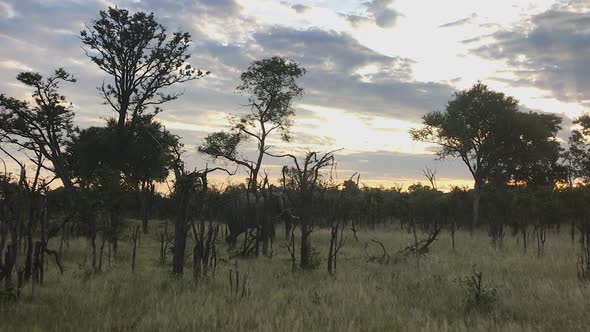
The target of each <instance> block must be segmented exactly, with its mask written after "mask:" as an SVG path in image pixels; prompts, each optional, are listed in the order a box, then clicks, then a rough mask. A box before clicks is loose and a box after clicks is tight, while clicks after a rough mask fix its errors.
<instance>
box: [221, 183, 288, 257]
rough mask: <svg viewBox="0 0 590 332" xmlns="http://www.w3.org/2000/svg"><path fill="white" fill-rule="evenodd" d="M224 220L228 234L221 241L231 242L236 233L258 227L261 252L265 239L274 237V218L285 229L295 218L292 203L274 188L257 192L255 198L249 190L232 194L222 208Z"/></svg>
mask: <svg viewBox="0 0 590 332" xmlns="http://www.w3.org/2000/svg"><path fill="white" fill-rule="evenodd" d="M224 210H225V211H224V215H225V218H224V219H225V222H226V224H227V227H228V231H229V234H228V235H227V237H226V238H225V241H226V242H227V243H229V244H230V245H232V246H233V245H235V243H236V240H237V238H238V236H239V235H240V234H242V233H245V232H247V231H248V230H250V229H258V230H259V231H260V233H259V236H260V238H259V240H262V241H263V252H266V247H267V245H268V241H269V240H271V241H272V240H273V239H274V233H275V232H274V221H275V220H276V219H277V218H278V219H281V220H283V221H285V224H286V226H287V229H289V228H290V227H291V225H292V224H293V222H295V220H296V219H297V217H295V216H294V215H293V214H292V211H293V209H292V205H291V203H290V201H289V198H288V196H287V193H286V192H285V191H283V190H280V189H278V188H275V187H271V188H270V189H268V190H264V191H263V192H261V193H259V195H258V199H256V194H254V193H252V192H243V191H242V192H239V193H237V194H235V195H234V196H233V197H232V198H231V199H230V201H229V202H228V203H227V204H226V205H225V207H224Z"/></svg>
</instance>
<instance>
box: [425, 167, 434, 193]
mask: <svg viewBox="0 0 590 332" xmlns="http://www.w3.org/2000/svg"><path fill="white" fill-rule="evenodd" d="M422 173H423V174H424V176H425V177H426V179H428V182H430V186H431V187H432V189H434V190H438V189H437V186H436V168H435V169H432V168H430V167H426V168H425V169H423V170H422Z"/></svg>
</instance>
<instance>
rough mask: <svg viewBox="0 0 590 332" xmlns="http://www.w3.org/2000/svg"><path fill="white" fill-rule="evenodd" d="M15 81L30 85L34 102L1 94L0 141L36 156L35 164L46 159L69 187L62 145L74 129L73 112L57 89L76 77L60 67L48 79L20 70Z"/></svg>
mask: <svg viewBox="0 0 590 332" xmlns="http://www.w3.org/2000/svg"><path fill="white" fill-rule="evenodd" d="M17 80H19V81H20V82H21V83H23V84H25V85H26V86H28V87H30V88H32V90H33V93H32V97H33V99H34V101H35V102H34V104H33V105H29V103H28V102H26V101H21V100H17V99H14V98H11V97H6V96H5V95H2V94H0V143H4V144H11V145H14V146H16V147H17V148H19V149H24V150H26V151H28V152H31V153H32V154H34V155H35V156H36V157H37V158H32V160H33V162H36V163H37V164H43V159H46V160H49V161H50V162H51V163H52V166H53V167H52V168H51V167H49V170H50V171H52V172H53V173H55V175H56V176H57V177H59V178H61V180H62V182H63V184H64V185H65V186H66V187H71V182H70V174H69V167H68V165H67V164H66V161H65V156H64V152H63V148H64V145H66V144H68V143H69V142H70V140H71V137H72V135H74V133H75V132H76V129H75V128H74V125H73V118H74V112H73V111H72V108H71V104H70V103H68V102H67V100H66V97H65V96H64V95H62V94H60V93H59V88H60V83H62V82H72V83H73V82H76V79H75V78H74V77H73V76H72V75H71V74H69V73H67V72H66V71H65V70H64V69H62V68H59V69H57V70H55V72H54V73H53V75H51V76H49V77H47V78H44V77H43V76H42V75H41V74H39V73H35V72H23V73H20V74H18V76H17ZM0 149H2V151H3V152H4V153H7V154H9V155H10V153H9V152H8V151H6V150H5V149H3V148H1V147H0ZM12 157H13V159H15V160H16V158H15V157H14V156H12ZM44 167H47V166H45V165H44Z"/></svg>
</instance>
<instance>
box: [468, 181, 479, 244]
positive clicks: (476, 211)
mask: <svg viewBox="0 0 590 332" xmlns="http://www.w3.org/2000/svg"><path fill="white" fill-rule="evenodd" d="M480 199H481V184H480V183H479V181H478V180H476V181H475V185H474V186H473V219H472V220H471V227H470V230H469V231H470V233H472V234H473V229H474V227H476V226H477V225H478V224H479V201H480Z"/></svg>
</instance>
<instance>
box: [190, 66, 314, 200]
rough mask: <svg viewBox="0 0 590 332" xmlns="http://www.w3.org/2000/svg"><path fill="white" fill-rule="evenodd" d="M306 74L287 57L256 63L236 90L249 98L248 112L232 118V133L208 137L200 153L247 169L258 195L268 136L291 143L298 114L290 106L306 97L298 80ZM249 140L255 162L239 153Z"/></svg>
mask: <svg viewBox="0 0 590 332" xmlns="http://www.w3.org/2000/svg"><path fill="white" fill-rule="evenodd" d="M304 74H305V69H304V68H302V67H300V66H299V65H298V64H297V63H295V62H293V61H291V60H289V59H288V58H285V57H279V56H274V57H272V58H269V59H263V60H257V61H254V62H253V63H252V64H251V65H250V67H248V69H247V70H246V71H245V72H243V73H242V75H241V76H240V79H241V81H242V83H241V84H240V85H239V86H238V87H237V91H238V92H239V93H241V94H245V95H247V96H248V106H249V108H250V110H249V112H248V113H246V114H245V115H243V116H242V117H240V118H239V119H235V118H232V119H231V122H232V123H231V128H230V132H223V131H222V132H216V133H213V134H211V135H209V136H207V137H206V138H205V143H204V144H203V145H201V146H199V151H200V152H201V153H204V154H207V155H209V156H211V157H213V158H214V159H217V158H222V159H225V160H226V161H230V162H234V163H236V164H238V165H240V166H242V167H244V168H245V169H246V170H247V171H248V174H249V179H248V190H249V191H251V192H255V193H256V192H257V191H258V185H259V183H258V175H259V173H260V168H261V166H262V160H263V158H264V154H265V153H266V151H268V148H269V146H268V144H267V139H268V137H269V135H270V134H272V133H273V132H275V131H277V132H278V133H279V134H280V135H281V139H282V140H283V141H289V140H290V136H289V129H290V127H291V125H292V123H293V121H292V117H293V115H294V114H295V111H294V109H293V107H292V105H291V104H292V101H293V99H294V98H296V97H300V96H302V95H303V88H301V87H300V86H299V85H298V84H297V82H296V80H297V79H298V78H300V77H301V76H303V75H304ZM248 139H253V140H254V141H255V142H256V144H257V150H258V151H257V156H256V160H255V161H251V160H248V159H247V158H246V157H245V156H243V155H240V154H239V153H238V145H239V144H240V143H242V142H244V141H246V140H248Z"/></svg>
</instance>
